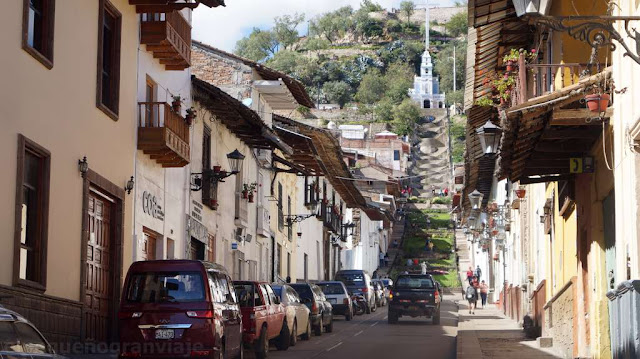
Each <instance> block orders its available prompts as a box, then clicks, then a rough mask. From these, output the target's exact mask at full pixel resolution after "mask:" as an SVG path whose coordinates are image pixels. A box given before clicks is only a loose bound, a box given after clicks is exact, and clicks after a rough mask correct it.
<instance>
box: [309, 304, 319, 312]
mask: <svg viewBox="0 0 640 359" xmlns="http://www.w3.org/2000/svg"><path fill="white" fill-rule="evenodd" d="M311 312H313V313H317V312H318V305H317V304H316V303H315V302H313V304H311Z"/></svg>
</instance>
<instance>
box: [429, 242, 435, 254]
mask: <svg viewBox="0 0 640 359" xmlns="http://www.w3.org/2000/svg"><path fill="white" fill-rule="evenodd" d="M433 246H434V244H433V241H429V252H433Z"/></svg>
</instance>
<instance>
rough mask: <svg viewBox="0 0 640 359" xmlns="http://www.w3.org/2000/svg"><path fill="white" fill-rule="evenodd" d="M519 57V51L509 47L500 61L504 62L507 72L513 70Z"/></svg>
mask: <svg viewBox="0 0 640 359" xmlns="http://www.w3.org/2000/svg"><path fill="white" fill-rule="evenodd" d="M519 58H520V51H519V50H518V49H511V51H509V53H508V54H506V55H504V57H503V58H502V61H503V62H504V63H505V65H506V68H507V72H511V71H513V70H515V67H516V64H517V63H518V59H519Z"/></svg>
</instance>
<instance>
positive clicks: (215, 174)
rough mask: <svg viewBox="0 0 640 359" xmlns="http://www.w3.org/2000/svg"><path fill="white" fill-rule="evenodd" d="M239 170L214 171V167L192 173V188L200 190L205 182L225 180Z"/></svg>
mask: <svg viewBox="0 0 640 359" xmlns="http://www.w3.org/2000/svg"><path fill="white" fill-rule="evenodd" d="M238 173H239V171H231V172H227V171H222V170H220V171H214V170H213V169H208V170H204V171H203V172H196V173H192V174H191V190H192V191H200V190H201V189H202V187H203V186H204V184H205V183H204V182H205V181H208V182H224V179H225V178H227V177H230V176H233V175H235V174H238Z"/></svg>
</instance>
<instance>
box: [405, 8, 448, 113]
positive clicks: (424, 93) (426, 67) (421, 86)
mask: <svg viewBox="0 0 640 359" xmlns="http://www.w3.org/2000/svg"><path fill="white" fill-rule="evenodd" d="M425 18H426V20H425V50H424V53H423V54H422V63H421V64H420V76H416V77H415V78H414V79H413V88H412V89H409V96H411V98H412V99H413V100H414V101H416V102H418V103H419V104H420V107H421V108H444V107H445V104H444V93H438V92H439V91H440V81H439V80H438V78H434V77H433V63H431V54H429V3H428V2H427V5H426V14H425Z"/></svg>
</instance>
